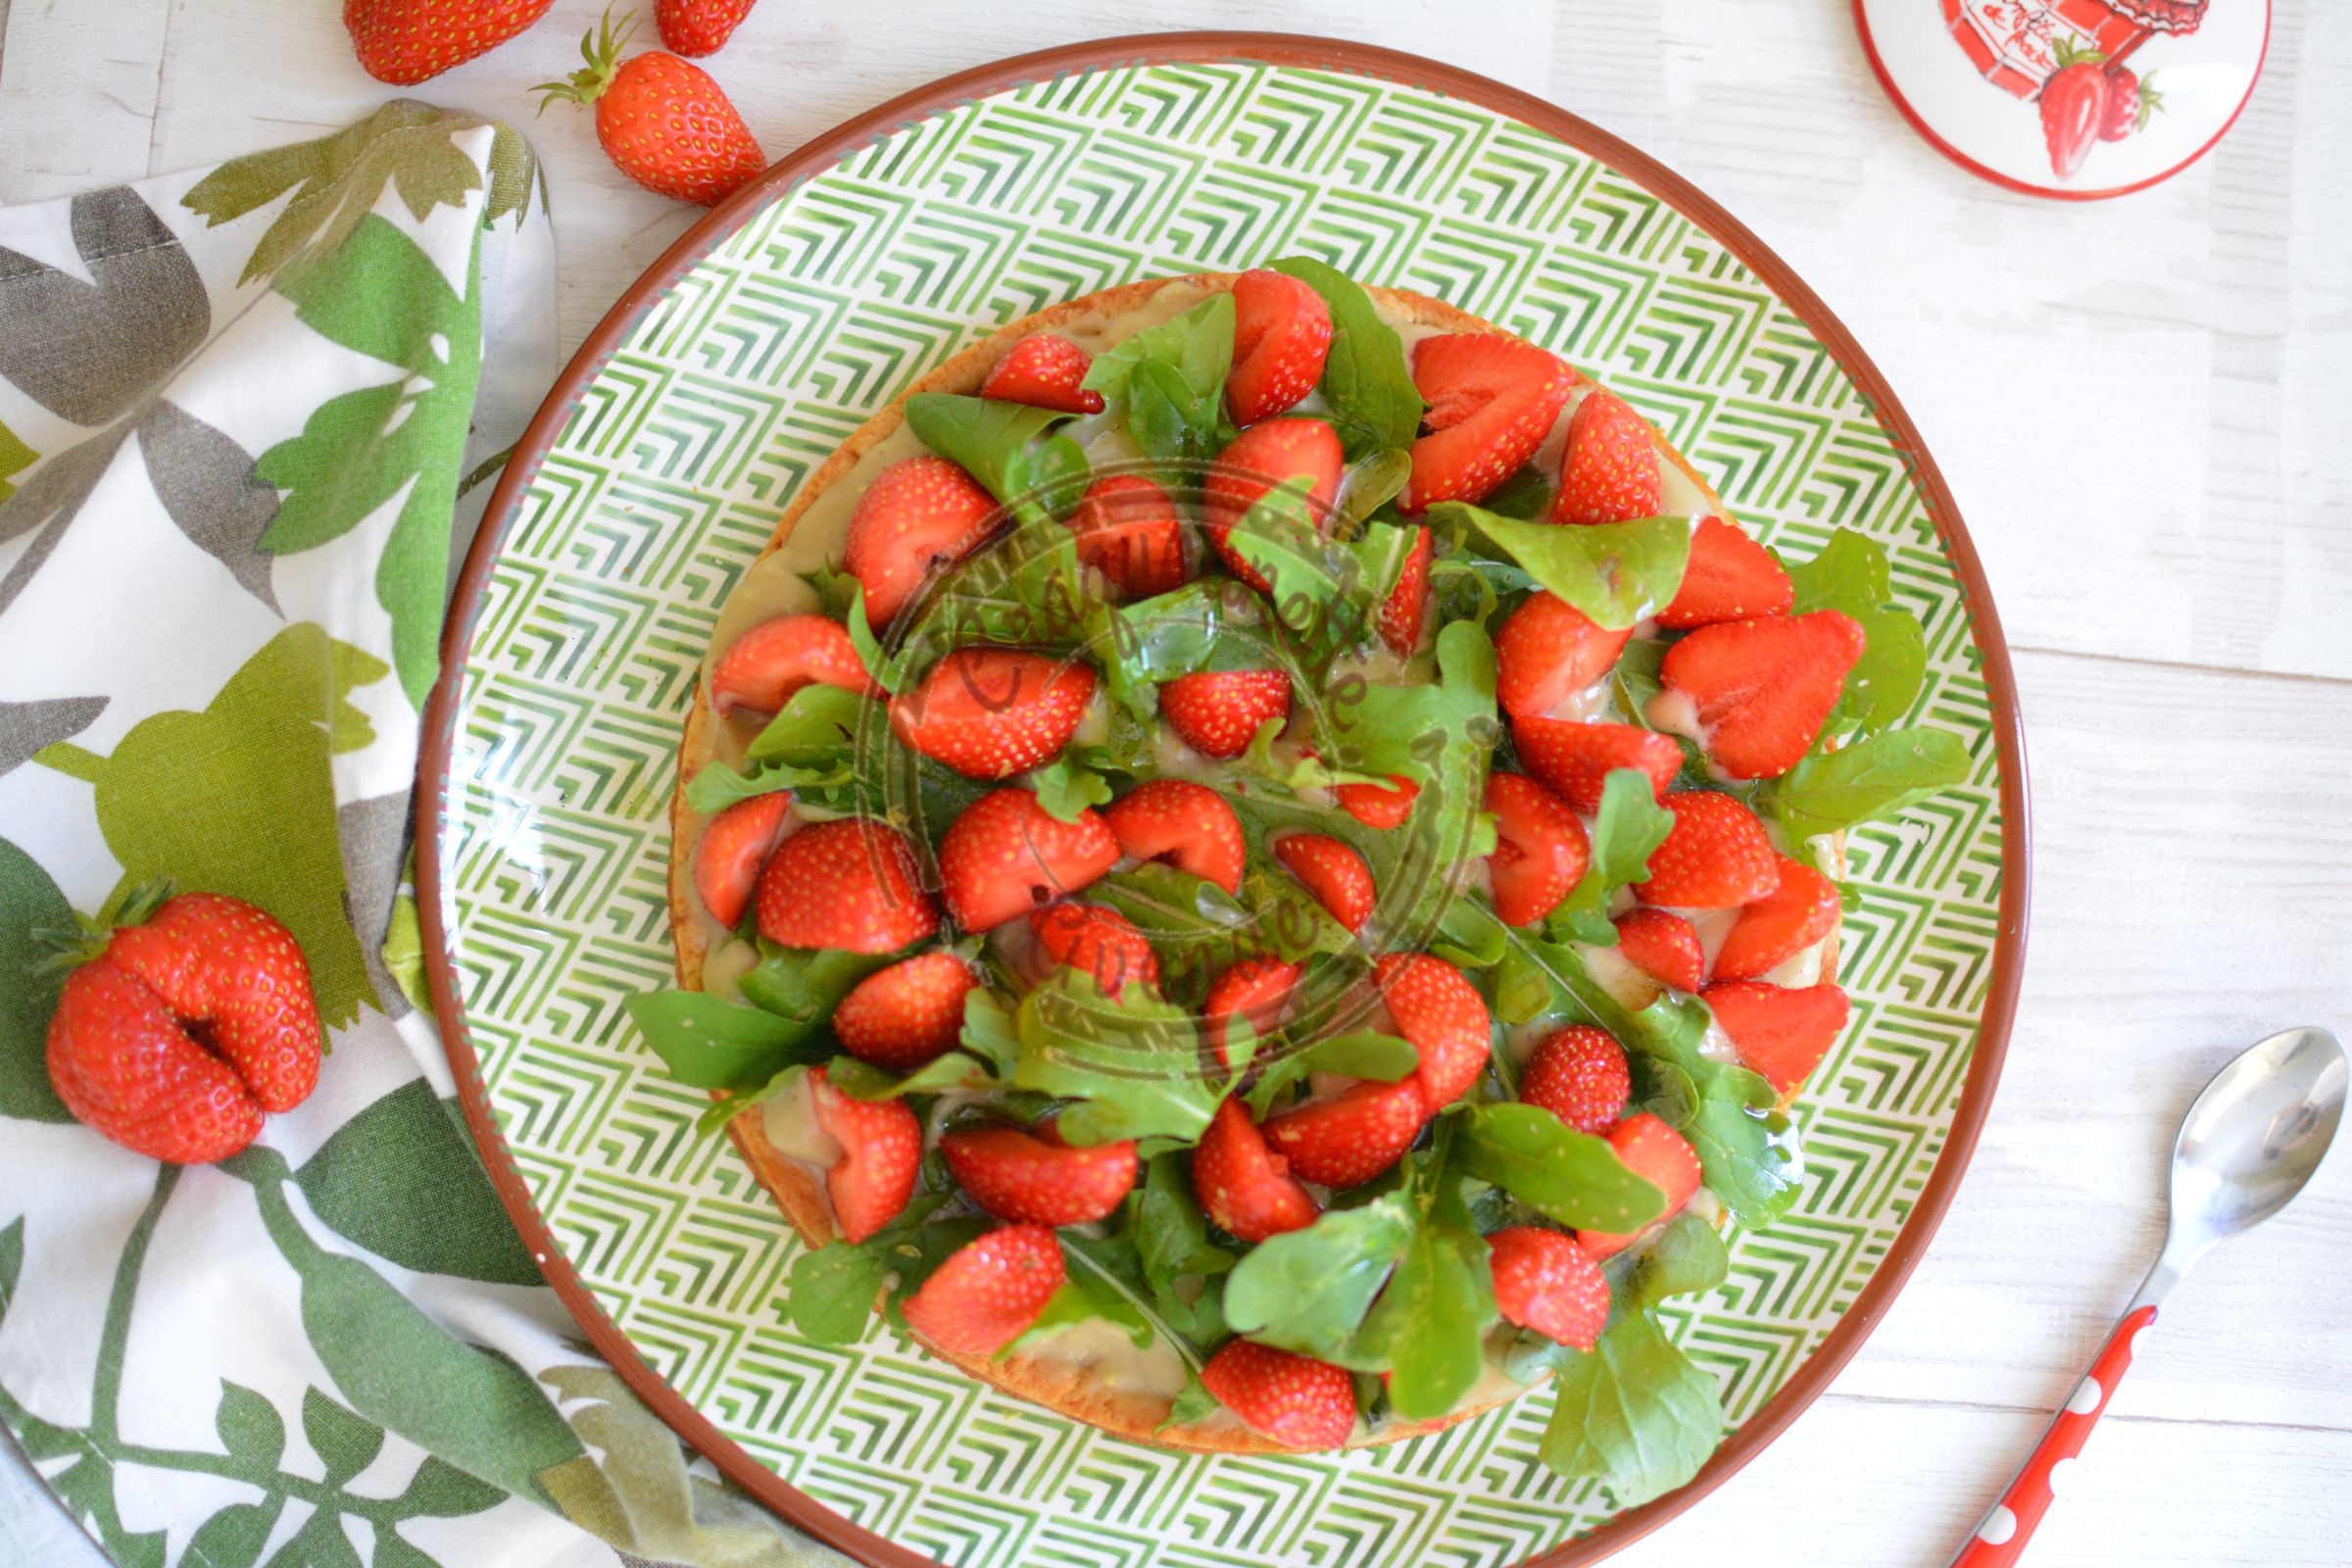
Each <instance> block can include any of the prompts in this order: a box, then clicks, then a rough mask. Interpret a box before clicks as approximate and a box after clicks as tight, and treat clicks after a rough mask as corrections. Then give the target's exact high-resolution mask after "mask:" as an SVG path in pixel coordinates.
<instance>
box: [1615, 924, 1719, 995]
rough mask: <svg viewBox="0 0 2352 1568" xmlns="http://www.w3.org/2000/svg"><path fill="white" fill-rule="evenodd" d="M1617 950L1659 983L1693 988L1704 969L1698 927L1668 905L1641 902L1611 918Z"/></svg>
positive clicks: (1704, 954)
mask: <svg viewBox="0 0 2352 1568" xmlns="http://www.w3.org/2000/svg"><path fill="white" fill-rule="evenodd" d="M1614 923H1615V925H1616V927H1617V951H1618V952H1619V953H1622V954H1624V955H1625V961H1626V962H1628V963H1630V964H1632V965H1633V966H1634V967H1635V968H1637V969H1639V970H1641V971H1642V973H1643V974H1645V975H1648V976H1649V977H1650V978H1651V979H1652V980H1655V981H1657V982H1658V983H1659V984H1660V985H1669V986H1672V987H1674V989H1675V990H1677V991H1696V990H1697V989H1698V988H1699V985H1700V984H1701V983H1702V981H1703V980H1704V979H1705V976H1706V972H1707V951H1706V949H1705V947H1704V946H1702V945H1701V944H1700V942H1699V940H1698V928H1697V927H1696V926H1693V925H1692V924H1691V922H1690V921H1688V920H1686V919H1684V918H1683V917H1682V916H1681V915H1679V914H1676V913H1675V912H1674V911H1673V910H1671V909H1659V908H1653V907H1650V906H1648V905H1646V904H1645V905H1642V906H1641V907H1638V908H1632V909H1628V910H1626V911H1625V912H1624V913H1623V914H1621V915H1619V916H1618V917H1617V919H1616V921H1615V922H1614Z"/></svg>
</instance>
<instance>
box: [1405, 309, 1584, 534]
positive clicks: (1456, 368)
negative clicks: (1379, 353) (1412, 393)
mask: <svg viewBox="0 0 2352 1568" xmlns="http://www.w3.org/2000/svg"><path fill="white" fill-rule="evenodd" d="M1575 381H1576V374H1575V372H1574V371H1572V370H1570V369H1569V368H1568V367H1567V366H1566V365H1564V364H1562V363H1561V361H1560V358H1559V356H1558V355H1556V354H1552V353H1550V352H1548V351H1547V350H1544V349H1540V348H1538V347H1537V346H1536V345H1535V344H1533V343H1530V342H1528V341H1527V340H1526V339H1525V338H1519V337H1513V336H1511V335H1510V334H1509V333H1507V332H1447V333H1442V334H1440V335H1439V336H1436V337H1425V338H1423V339H1422V340H1421V341H1420V342H1419V343H1416V344H1414V345H1413V385H1414V386H1415V387H1416V388H1417V389H1419V391H1420V393H1421V397H1422V400H1423V401H1424V402H1426V403H1427V404H1428V405H1429V412H1428V413H1427V414H1425V415H1423V416H1422V417H1421V423H1422V426H1423V428H1425V429H1427V430H1428V431H1429V432H1430V433H1429V434H1427V435H1425V436H1422V437H1421V438H1420V439H1419V440H1417V441H1415V442H1414V443H1413V454H1412V456H1413V474H1412V478H1411V479H1409V480H1408V481H1406V483H1405V487H1404V494H1403V496H1402V497H1401V498H1400V499H1399V500H1398V502H1397V505H1398V506H1399V507H1400V508H1401V509H1402V510H1403V511H1404V512H1406V513H1407V514H1411V513H1418V512H1421V511H1423V510H1425V509H1427V508H1429V507H1432V506H1435V505H1436V504H1437V503H1439V502H1441V501H1484V500H1485V499H1486V498H1487V497H1488V496H1490V495H1492V494H1494V493H1495V490H1496V489H1498V488H1499V487H1500V486H1501V484H1502V481H1503V480H1505V479H1508V478H1509V477H1510V476H1511V475H1512V474H1514V473H1516V472H1518V471H1519V469H1520V468H1521V467H1522V466H1525V465H1526V463H1527V460H1528V459H1530V458H1532V457H1534V456H1535V455H1536V448H1538V447H1540V446H1542V445H1543V444H1544V437H1545V436H1546V435H1548V434H1550V433H1551V424H1552V421H1553V420H1554V419H1557V418H1558V417H1560V410H1561V408H1562V407H1563V406H1565V405H1566V403H1567V401H1568V389H1569V388H1570V387H1571V386H1572V385H1574V384H1575Z"/></svg>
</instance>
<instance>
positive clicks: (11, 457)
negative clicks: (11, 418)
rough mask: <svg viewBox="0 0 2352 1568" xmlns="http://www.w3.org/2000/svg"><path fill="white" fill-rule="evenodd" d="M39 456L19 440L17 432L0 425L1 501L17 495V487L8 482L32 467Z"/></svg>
mask: <svg viewBox="0 0 2352 1568" xmlns="http://www.w3.org/2000/svg"><path fill="white" fill-rule="evenodd" d="M39 456H40V454H39V453H37V452H35V451H33V450H32V448H30V447H28V446H26V445H25V443H24V442H23V441H20V440H19V439H17V432H16V431H14V430H11V429H10V428H9V427H8V426H7V425H6V424H5V423H0V501H6V500H7V499H8V498H9V497H10V496H13V495H15V494H16V493H17V487H16V486H15V485H13V484H10V483H9V482H8V481H9V480H11V479H13V478H15V477H16V476H17V475H18V474H20V473H23V472H24V471H25V469H26V468H29V467H31V466H32V464H33V460H34V459H35V458H38V457H39Z"/></svg>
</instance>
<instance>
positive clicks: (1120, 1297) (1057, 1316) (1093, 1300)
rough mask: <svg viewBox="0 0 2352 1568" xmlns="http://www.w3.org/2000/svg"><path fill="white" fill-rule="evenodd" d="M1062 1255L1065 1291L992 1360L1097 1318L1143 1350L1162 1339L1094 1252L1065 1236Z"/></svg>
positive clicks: (1149, 1320) (1050, 1300) (1048, 1303)
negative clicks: (1119, 1330) (1076, 1244)
mask: <svg viewBox="0 0 2352 1568" xmlns="http://www.w3.org/2000/svg"><path fill="white" fill-rule="evenodd" d="M1061 1256H1062V1263H1063V1271H1062V1284H1061V1289H1060V1290H1058V1291H1055V1292H1054V1294H1053V1295H1052V1296H1051V1297H1049V1298H1047V1299H1046V1305H1045V1309H1044V1310H1043V1311H1041V1312H1039V1313H1038V1315H1037V1317H1036V1319H1035V1321H1033V1322H1031V1323H1030V1325H1029V1326H1028V1327H1027V1328H1025V1329H1023V1330H1022V1331H1021V1332H1020V1333H1019V1334H1017V1335H1015V1336H1014V1337H1013V1338H1012V1339H1011V1340H1010V1341H1008V1342H1007V1343H1006V1344H1005V1347H1004V1348H1001V1349H1000V1350H998V1351H997V1353H996V1354H995V1356H993V1357H992V1358H991V1359H993V1360H998V1361H1002V1360H1004V1359H1005V1357H1006V1356H1008V1355H1010V1354H1012V1353H1013V1352H1014V1351H1015V1350H1018V1349H1021V1348H1024V1347H1026V1346H1029V1345H1033V1344H1035V1343H1036V1342H1037V1341H1039V1340H1042V1339H1045V1338H1047V1337H1048V1336H1050V1335H1052V1334H1053V1333H1054V1332H1055V1331H1056V1330H1059V1329H1065V1328H1069V1327H1071V1326H1072V1325H1074V1324H1079V1323H1087V1322H1091V1321H1093V1320H1094V1319H1096V1318H1102V1319H1103V1320H1105V1321H1106V1322H1108V1323H1110V1324H1111V1325H1113V1326H1114V1327H1116V1328H1119V1329H1121V1330H1124V1331H1125V1333H1126V1335H1127V1338H1128V1341H1129V1342H1130V1343H1131V1344H1133V1345H1134V1346H1135V1348H1137V1349H1139V1350H1141V1349H1144V1348H1148V1347H1149V1346H1150V1345H1151V1344H1152V1341H1153V1340H1154V1339H1156V1338H1158V1331H1157V1330H1155V1329H1153V1328H1152V1321H1151V1319H1149V1318H1147V1317H1146V1316H1145V1315H1144V1314H1143V1312H1142V1311H1140V1310H1139V1309H1138V1308H1137V1306H1136V1303H1135V1302H1134V1300H1133V1299H1130V1298H1129V1297H1128V1295H1127V1294H1126V1292H1125V1291H1124V1290H1122V1289H1121V1288H1120V1286H1119V1283H1118V1282H1117V1281H1116V1280H1115V1279H1114V1278H1113V1276H1112V1275H1111V1273H1110V1271H1109V1270H1107V1269H1106V1268H1104V1267H1103V1264H1102V1263H1101V1262H1099V1261H1098V1260H1097V1258H1096V1255H1095V1252H1094V1250H1092V1249H1087V1248H1083V1247H1080V1246H1075V1245H1072V1242H1071V1239H1070V1238H1069V1237H1064V1238H1062V1249H1061Z"/></svg>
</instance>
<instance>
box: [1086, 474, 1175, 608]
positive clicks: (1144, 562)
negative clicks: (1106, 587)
mask: <svg viewBox="0 0 2352 1568" xmlns="http://www.w3.org/2000/svg"><path fill="white" fill-rule="evenodd" d="M1068 520H1069V527H1070V531H1071V532H1072V533H1074V534H1076V535H1077V536H1078V560H1079V562H1080V563H1081V564H1085V565H1089V566H1092V567H1094V568H1095V569H1096V570H1097V571H1099V572H1101V573H1103V576H1105V577H1108V578H1109V579H1110V580H1111V583H1112V584H1113V586H1115V587H1116V588H1117V589H1118V590H1119V592H1120V593H1122V594H1124V595H1126V596H1127V597H1128V598H1130V599H1148V598H1150V597H1151V596H1152V595H1153V594H1164V593H1168V592H1170V591H1172V590H1174V589H1177V588H1181V587H1183V586H1184V578H1185V568H1184V524H1183V522H1182V521H1180V520H1179V519H1178V517H1177V515H1176V503H1175V502H1173V501H1171V500H1169V499H1168V493H1167V492H1166V491H1165V490H1162V489H1161V488H1160V487H1159V486H1157V485H1155V484H1153V483H1152V481H1151V480H1149V479H1147V478H1145V477H1144V476H1143V475H1142V474H1140V473H1114V474H1112V475H1110V476H1109V477H1108V478H1105V479H1097V480H1096V481H1095V482H1094V483H1093V484H1091V485H1089V486H1088V487H1087V491H1086V494H1085V495H1084V496H1083V497H1081V498H1080V500H1079V502H1078V510H1077V511H1075V512H1073V513H1071V514H1070V515H1069V519H1068Z"/></svg>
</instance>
